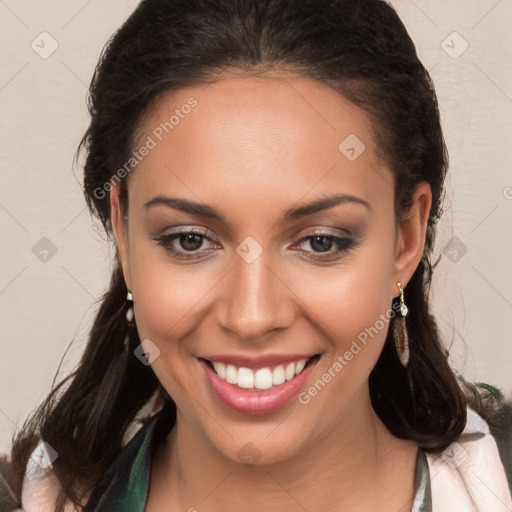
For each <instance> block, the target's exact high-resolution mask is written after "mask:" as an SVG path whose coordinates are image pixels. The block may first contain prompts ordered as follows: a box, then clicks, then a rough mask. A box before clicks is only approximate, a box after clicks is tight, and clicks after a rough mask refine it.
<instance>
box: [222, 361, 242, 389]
mask: <svg viewBox="0 0 512 512" xmlns="http://www.w3.org/2000/svg"><path fill="white" fill-rule="evenodd" d="M219 377H220V375H219ZM224 380H225V381H226V382H229V383H230V384H236V382H237V380H238V370H237V369H236V368H235V367H234V366H233V365H232V364H228V366H227V368H226V378H225V379H224Z"/></svg>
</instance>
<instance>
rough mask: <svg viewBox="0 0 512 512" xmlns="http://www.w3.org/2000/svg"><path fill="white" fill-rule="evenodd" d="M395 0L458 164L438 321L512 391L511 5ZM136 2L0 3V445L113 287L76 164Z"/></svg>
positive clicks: (478, 369) (68, 359) (449, 202)
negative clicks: (101, 63)
mask: <svg viewBox="0 0 512 512" xmlns="http://www.w3.org/2000/svg"><path fill="white" fill-rule="evenodd" d="M392 3H393V5H394V6H395V7H396V8H397V10H398V12H399V14H400V16H401V17H402V19H403V20H404V23H405V25H406V26H407V28H408V30H409V32H410V34H411V36H412V37H413V40H414V41H415V43H416V45H417V49H418V53H419V55H420V58H421V59H422V60H423V62H424V64H425V65H426V67H427V68H428V69H429V70H430V71H431V74H432V77H433V79H434V82H435V84H436V88H437V92H438V96H439V101H440V107H441V111H442V121H443V126H444V130H445V138H446V141H447V145H448V149H449V152H450V156H451V167H450V176H449V178H448V181H447V186H448V190H447V195H446V203H445V204H446V207H447V209H448V211H447V213H446V214H445V216H444V219H443V221H442V224H441V231H440V233H439V236H438V241H437V245H436V250H437V252H438V253H439V254H442V259H441V262H440V263H439V265H438V267H437V274H436V277H435V281H434V286H433V307H434V312H435V315H436V317H437V320H438V323H439V324H440V327H441V329H442V332H443V335H444V338H445V340H446V343H447V344H452V362H453V366H454V368H456V369H458V370H460V371H463V372H464V373H465V375H466V376H467V377H468V378H470V379H473V380H483V381H487V382H492V383H494V384H496V385H498V386H500V387H501V388H503V389H504V390H505V391H506V392H507V394H508V395H509V396H512V371H511V370H512V336H511V327H510V318H511V317H512V270H511V268H510V263H511V257H510V255H511V254H512V236H511V233H512V173H511V166H510V162H511V161H512V149H511V146H512V144H511V141H510V133H511V128H512V83H511V71H510V66H509V62H510V58H511V51H510V46H511V44H512V36H511V31H510V28H509V27H510V24H511V21H512V2H511V1H510V0H499V1H498V0H452V1H450V2H444V1H441V0H435V1H434V0H415V1H411V0H395V1H394V2H392ZM136 5H137V1H135V0H131V1H130V0H109V1H108V2H106V1H103V0H89V1H85V0H54V1H49V0H45V1H43V0H0V40H1V46H0V116H1V121H2V122H1V126H0V162H1V168H2V170H1V173H0V235H1V256H0V261H1V267H0V326H1V331H0V336H1V343H2V349H3V350H2V352H3V357H2V358H1V359H0V451H4V450H6V449H7V448H8V447H9V445H10V438H11V434H12V432H13V430H14V429H15V428H16V427H17V426H21V425H22V423H23V421H24V420H25V418H26V417H27V415H28V413H29V411H30V410H32V409H33V407H34V406H35V405H36V404H37V403H38V402H39V401H40V400H42V399H43V397H44V396H45V395H46V394H47V392H48V390H49V389H50V386H51V383H52V379H53V377H54V375H55V372H56V371H57V368H58V365H59V362H60V360H61V358H62V356H63V355H64V353H65V351H66V348H67V347H68V345H69V343H70V341H71V340H74V342H73V344H72V345H71V347H70V349H69V350H68V352H67V354H66V356H65V359H64V365H63V367H62V368H61V372H60V376H62V375H64V374H66V372H67V371H69V370H70V369H71V368H73V366H74V365H75V364H76V362H77V361H78V359H79V357H80V354H81V351H82V349H83V346H84V345H83V344H84V342H85V337H86V334H87V330H88V327H89V325H90V322H91V319H92V316H93V313H94V311H95V309H96V300H98V299H99V298H100V296H101V293H102V291H103V290H104V288H105V286H106V283H107V280H108V276H109V271H110V259H111V256H112V249H111V248H109V246H108V243H107V242H106V241H105V238H104V235H103V234H102V233H101V231H100V230H99V229H98V228H95V227H94V226H93V224H92V223H91V219H90V216H89V214H88V212H87V210H86V208H85V202H84V199H83V195H82V192H81V188H80V180H81V173H80V169H73V168H72V158H73V154H74V151H75V149H76V147H77V144H78V142H79V140H80V137H81V135H82V133H83V132H84V130H85V128H86V125H87V113H86V107H85V97H86V92H87V85H88V83H89V81H90V78H91V76H92V73H93V69H94V66H95V64H96V62H97V58H98V56H99V53H100V50H101V48H102V47H103V45H104V43H105V42H106V41H107V39H108V37H109V36H110V35H111V34H112V33H113V32H114V30H116V29H117V28H118V27H119V26H120V25H121V23H122V22H123V21H124V20H125V19H126V17H127V16H128V15H129V13H130V12H131V11H132V10H133V9H134V8H135V6H136ZM43 32H46V33H47V34H42V33H43ZM41 34H42V35H41ZM52 45H53V46H55V47H56V49H55V51H54V52H53V53H52V54H51V55H47V54H45V52H46V53H48V52H50V51H51V50H52V49H53V46H52ZM57 45H58V47H57ZM43 57H46V58H43ZM44 237H46V238H45V239H43V238H44ZM41 239H43V241H41ZM47 239H48V240H47ZM34 247H35V248H34ZM42 250H48V251H49V252H48V253H47V254H46V255H45V253H44V252H41V251H42ZM41 258H43V259H44V258H46V261H42V260H41Z"/></svg>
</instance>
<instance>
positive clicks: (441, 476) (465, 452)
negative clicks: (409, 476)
mask: <svg viewBox="0 0 512 512" xmlns="http://www.w3.org/2000/svg"><path fill="white" fill-rule="evenodd" d="M427 460H428V465H429V472H430V482H431V490H432V505H433V510H434V512H451V511H453V510H457V511H460V512H473V511H478V512H509V511H510V510H512V500H511V491H510V488H509V486H508V482H507V477H506V474H505V469H504V467H503V463H502V461H501V459H500V454H499V451H498V446H497V444H496V440H495V438H494V437H493V435H492V434H491V432H490V429H489V425H488V424H487V422H486V421H485V420H484V419H483V418H482V417H480V416H479V415H478V414H477V413H476V412H475V411H473V409H471V408H469V407H468V419H467V423H466V426H465V428H464V431H463V432H462V434H461V435H460V436H459V438H458V439H457V440H456V441H454V442H453V443H452V444H451V445H450V446H448V448H446V449H445V450H444V451H443V452H436V453H427Z"/></svg>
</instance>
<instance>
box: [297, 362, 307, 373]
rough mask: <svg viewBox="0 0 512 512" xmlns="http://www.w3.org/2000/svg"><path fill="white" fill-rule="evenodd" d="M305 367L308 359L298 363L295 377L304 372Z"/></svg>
mask: <svg viewBox="0 0 512 512" xmlns="http://www.w3.org/2000/svg"><path fill="white" fill-rule="evenodd" d="M304 366H306V359H302V360H301V361H297V364H296V365H295V375H298V374H299V373H300V372H301V371H302V370H304Z"/></svg>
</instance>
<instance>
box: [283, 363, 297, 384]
mask: <svg viewBox="0 0 512 512" xmlns="http://www.w3.org/2000/svg"><path fill="white" fill-rule="evenodd" d="M284 376H285V377H286V380H291V379H293V377H295V363H290V364H289V365H288V366H287V367H286V370H285V371H284Z"/></svg>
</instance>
